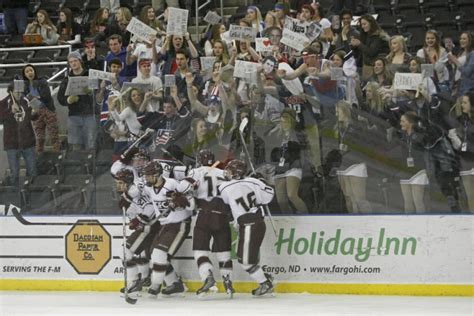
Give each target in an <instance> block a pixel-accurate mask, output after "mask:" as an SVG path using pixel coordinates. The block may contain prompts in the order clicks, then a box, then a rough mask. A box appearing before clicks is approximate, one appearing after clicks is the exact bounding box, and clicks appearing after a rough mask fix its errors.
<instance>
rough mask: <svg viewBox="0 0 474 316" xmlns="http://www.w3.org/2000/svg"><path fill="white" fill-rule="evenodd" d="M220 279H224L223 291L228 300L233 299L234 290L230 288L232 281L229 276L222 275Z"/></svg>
mask: <svg viewBox="0 0 474 316" xmlns="http://www.w3.org/2000/svg"><path fill="white" fill-rule="evenodd" d="M222 278H223V279H224V289H225V291H226V293H227V295H228V296H229V298H233V297H234V293H235V289H234V287H233V286H232V281H231V280H230V276H229V275H223V276H222Z"/></svg>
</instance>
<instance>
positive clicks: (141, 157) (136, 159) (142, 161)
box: [132, 148, 150, 169]
mask: <svg viewBox="0 0 474 316" xmlns="http://www.w3.org/2000/svg"><path fill="white" fill-rule="evenodd" d="M149 161H150V155H149V154H148V152H147V151H146V150H145V149H143V148H140V149H139V150H138V152H137V153H136V154H135V155H133V157H132V165H133V167H134V168H137V169H141V168H143V167H144V166H145V165H146V164H147V162H149Z"/></svg>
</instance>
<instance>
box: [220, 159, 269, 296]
mask: <svg viewBox="0 0 474 316" xmlns="http://www.w3.org/2000/svg"><path fill="white" fill-rule="evenodd" d="M246 172H247V165H246V164H245V162H243V161H242V160H238V159H234V160H231V161H230V162H229V163H228V164H227V166H226V168H225V170H224V176H225V178H226V179H227V180H229V181H228V182H224V183H222V184H221V185H220V186H219V192H220V194H221V198H222V200H223V201H224V202H225V203H226V204H228V205H229V206H230V209H231V210H232V215H233V217H234V220H235V221H236V224H237V225H238V231H239V244H238V249H237V256H238V261H239V263H240V264H241V265H242V267H243V268H244V270H245V271H247V272H248V273H249V274H250V277H251V278H252V279H254V280H255V281H257V282H258V283H259V284H260V286H259V287H258V288H256V289H254V290H252V294H253V295H254V296H262V295H265V294H270V293H273V277H272V276H271V275H270V274H266V273H264V272H263V270H262V268H261V267H260V266H259V250H260V246H261V245H262V241H263V238H264V237H265V230H266V226H265V222H264V220H263V217H264V209H265V208H266V207H267V204H268V203H270V201H271V200H272V199H273V197H274V195H275V192H274V190H273V188H272V187H270V186H268V185H266V184H265V183H264V182H262V181H260V180H258V179H255V178H244V176H245V174H246Z"/></svg>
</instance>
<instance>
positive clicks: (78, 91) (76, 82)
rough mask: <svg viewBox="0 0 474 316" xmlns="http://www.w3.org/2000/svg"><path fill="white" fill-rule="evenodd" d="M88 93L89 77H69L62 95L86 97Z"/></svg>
mask: <svg viewBox="0 0 474 316" xmlns="http://www.w3.org/2000/svg"><path fill="white" fill-rule="evenodd" d="M88 93H89V77H86V76H78V77H69V81H68V83H67V87H66V93H64V95H67V96H69V95H86V94H88Z"/></svg>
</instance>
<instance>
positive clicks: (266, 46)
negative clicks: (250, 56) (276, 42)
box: [255, 37, 273, 52]
mask: <svg viewBox="0 0 474 316" xmlns="http://www.w3.org/2000/svg"><path fill="white" fill-rule="evenodd" d="M255 50H256V51H257V52H272V50H273V45H272V43H271V42H270V39H268V38H266V37H257V38H255Z"/></svg>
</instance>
